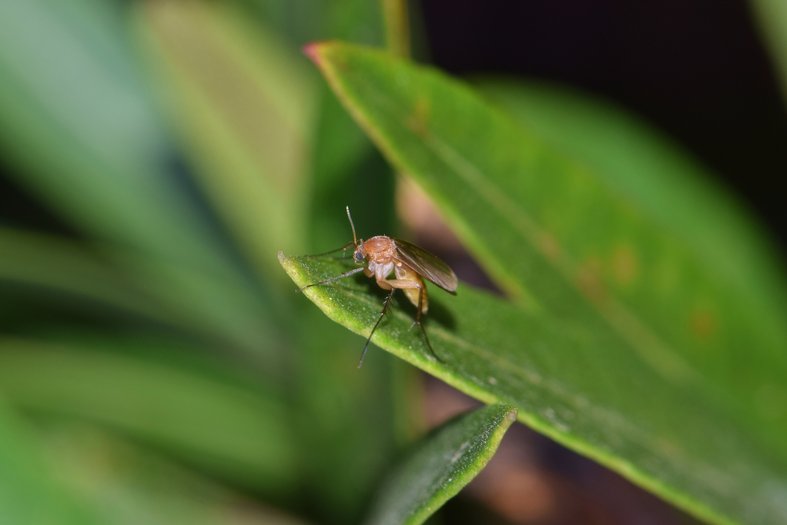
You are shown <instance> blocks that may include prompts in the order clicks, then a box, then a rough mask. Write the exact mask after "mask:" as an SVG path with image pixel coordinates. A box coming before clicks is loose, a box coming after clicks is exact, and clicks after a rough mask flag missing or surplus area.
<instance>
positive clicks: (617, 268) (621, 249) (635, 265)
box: [612, 244, 639, 286]
mask: <svg viewBox="0 0 787 525" xmlns="http://www.w3.org/2000/svg"><path fill="white" fill-rule="evenodd" d="M638 274H639V261H638V259H637V254H636V252H635V251H634V249H633V248H632V247H631V246H630V245H629V244H621V245H618V246H617V248H615V251H614V252H612V276H613V277H614V279H615V281H616V282H617V283H618V284H620V285H623V286H629V285H630V284H631V283H633V282H634V281H635V280H636V279H637V275H638Z"/></svg>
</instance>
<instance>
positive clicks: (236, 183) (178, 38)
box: [138, 0, 314, 270]
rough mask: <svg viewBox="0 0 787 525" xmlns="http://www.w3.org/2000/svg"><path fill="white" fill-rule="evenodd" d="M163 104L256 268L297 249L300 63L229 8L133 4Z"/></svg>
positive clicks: (304, 152) (307, 94) (308, 96)
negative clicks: (279, 250) (279, 249)
mask: <svg viewBox="0 0 787 525" xmlns="http://www.w3.org/2000/svg"><path fill="white" fill-rule="evenodd" d="M138 5H139V6H141V10H140V12H139V13H138V15H139V16H138V18H139V20H140V26H141V27H140V30H141V32H142V35H143V36H144V37H145V40H146V43H147V44H148V46H147V48H148V54H149V56H150V58H151V59H152V60H153V61H154V65H155V66H157V67H156V70H158V71H160V72H162V73H164V75H163V76H162V80H163V81H164V85H163V86H162V87H163V88H164V89H162V96H163V97H164V98H165V99H167V100H166V102H167V107H170V108H172V109H173V111H172V113H173V118H174V120H175V122H176V123H177V128H178V130H179V132H180V134H181V135H182V136H183V139H184V142H185V143H186V146H187V147H186V148H184V149H185V151H186V152H187V153H188V155H190V156H191V157H192V158H193V159H194V160H195V162H196V165H197V166H198V168H199V169H198V170H197V175H199V180H200V182H201V184H202V185H203V186H204V187H205V191H206V194H207V195H208V196H209V198H210V199H211V200H212V201H213V202H214V203H215V204H216V207H217V208H218V209H219V210H220V211H221V213H222V216H223V217H224V219H225V220H226V222H227V224H228V225H229V226H230V228H231V229H232V231H233V232H234V234H235V237H236V239H237V240H238V241H239V244H240V245H241V247H242V249H243V250H245V251H246V252H247V255H248V256H249V258H250V259H251V260H252V261H253V262H254V263H255V266H256V267H258V268H266V269H268V270H270V269H271V268H273V267H274V266H275V260H274V259H273V257H272V256H271V251H270V246H286V247H290V248H293V249H296V248H299V247H301V246H299V243H300V242H302V239H303V238H304V221H305V219H306V217H307V212H306V208H305V204H306V202H307V194H306V193H307V187H306V184H305V180H304V175H305V171H306V169H307V168H308V163H309V157H308V150H309V143H308V140H309V139H310V137H309V131H308V125H309V123H310V122H311V120H312V118H313V117H312V109H311V106H312V105H313V102H312V100H313V94H312V91H313V87H312V85H313V84H314V79H313V78H312V77H311V76H309V75H308V74H307V73H308V72H307V71H304V68H303V66H304V64H303V62H304V60H303V58H302V57H301V56H300V55H299V54H297V55H296V54H295V50H290V49H287V48H286V47H285V46H284V44H283V43H282V42H279V41H278V40H277V39H276V38H275V36H273V35H271V34H269V31H266V30H265V29H264V28H263V27H261V26H260V25H259V24H257V25H256V26H254V25H251V24H250V23H249V21H248V20H247V19H244V18H242V16H241V13H240V12H238V10H237V9H234V8H232V6H231V4H227V3H215V2H200V1H196V2H179V1H171V0H164V1H148V2H142V3H140V4H138Z"/></svg>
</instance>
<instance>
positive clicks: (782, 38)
mask: <svg viewBox="0 0 787 525" xmlns="http://www.w3.org/2000/svg"><path fill="white" fill-rule="evenodd" d="M752 9H754V12H755V15H757V18H758V19H759V22H760V27H761V32H762V34H763V39H764V40H765V43H766V44H767V45H768V47H769V48H770V52H771V58H772V59H773V61H774V63H775V67H776V73H777V74H778V75H779V76H780V78H781V84H782V94H783V95H784V99H785V102H787V3H785V2H784V0H755V2H753V3H752Z"/></svg>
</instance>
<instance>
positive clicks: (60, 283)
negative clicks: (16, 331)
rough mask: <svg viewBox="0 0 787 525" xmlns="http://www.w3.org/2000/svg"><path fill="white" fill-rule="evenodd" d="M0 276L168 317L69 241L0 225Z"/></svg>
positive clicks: (106, 266)
mask: <svg viewBox="0 0 787 525" xmlns="http://www.w3.org/2000/svg"><path fill="white" fill-rule="evenodd" d="M0 281H9V282H12V283H20V284H25V285H31V286H35V287H38V288H41V289H44V290H47V291H50V292H55V293H66V294H70V295H72V296H73V297H76V298H83V299H88V300H91V301H95V302H96V303H100V304H104V305H108V306H112V307H116V308H118V309H120V310H125V311H127V312H131V313H135V314H139V315H144V316H153V317H155V318H157V319H159V320H165V319H171V314H169V315H167V314H166V313H165V312H163V311H162V310H161V307H160V305H157V304H156V303H155V302H154V301H152V300H151V298H150V297H146V296H145V295H144V294H142V293H141V292H140V291H139V290H138V289H136V288H135V287H134V286H132V284H131V283H130V282H129V280H128V278H127V277H125V276H123V275H122V274H121V273H120V272H118V271H117V270H116V269H114V268H112V267H111V266H110V265H108V264H106V262H105V261H102V260H100V259H99V258H98V257H95V256H94V254H91V253H89V252H88V250H86V249H85V248H84V246H80V245H79V244H77V243H76V242H74V241H70V240H65V239H61V238H57V237H54V236H49V235H43V234H38V233H34V232H29V231H22V230H14V229H11V228H4V227H0Z"/></svg>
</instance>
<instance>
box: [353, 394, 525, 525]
mask: <svg viewBox="0 0 787 525" xmlns="http://www.w3.org/2000/svg"><path fill="white" fill-rule="evenodd" d="M515 420H516V409H515V408H512V407H510V406H506V405H491V406H487V407H483V408H479V409H477V410H474V411H472V412H470V413H468V414H463V415H462V416H460V417H458V418H455V419H453V420H451V421H449V422H447V423H445V424H444V425H442V426H441V427H440V428H438V429H436V430H434V431H433V432H432V433H430V435H429V436H427V437H426V438H425V439H424V440H423V442H422V443H420V444H419V445H418V447H417V449H416V450H415V451H414V452H413V453H411V455H410V456H409V457H407V458H406V459H405V460H404V463H402V464H401V465H399V467H398V468H397V469H396V471H395V472H394V473H393V475H392V476H391V477H390V479H389V480H388V481H387V482H386V483H385V485H384V486H383V487H382V489H381V491H380V494H379V495H378V499H377V501H375V503H374V506H373V508H372V511H371V513H370V515H369V518H368V519H367V520H366V523H368V524H370V525H372V524H374V525H382V524H390V525H400V524H411V525H415V524H418V523H423V522H424V521H426V519H427V518H428V517H429V516H431V515H432V514H434V512H435V511H437V509H439V508H440V507H441V506H442V505H443V504H444V503H445V502H446V501H448V500H449V499H451V498H452V497H454V496H455V495H456V494H457V493H458V492H459V491H460V490H461V489H462V487H464V486H465V485H467V484H468V483H469V482H470V481H471V480H472V479H473V478H474V477H475V476H476V475H477V474H478V473H479V472H480V471H481V470H482V469H483V468H484V467H485V466H486V464H487V463H488V462H489V460H490V459H491V458H492V455H493V454H494V453H495V451H496V450H497V446H498V445H499V444H500V440H501V439H503V435H504V434H505V432H506V430H508V427H509V426H511V423H513V422H514V421H515Z"/></svg>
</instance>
